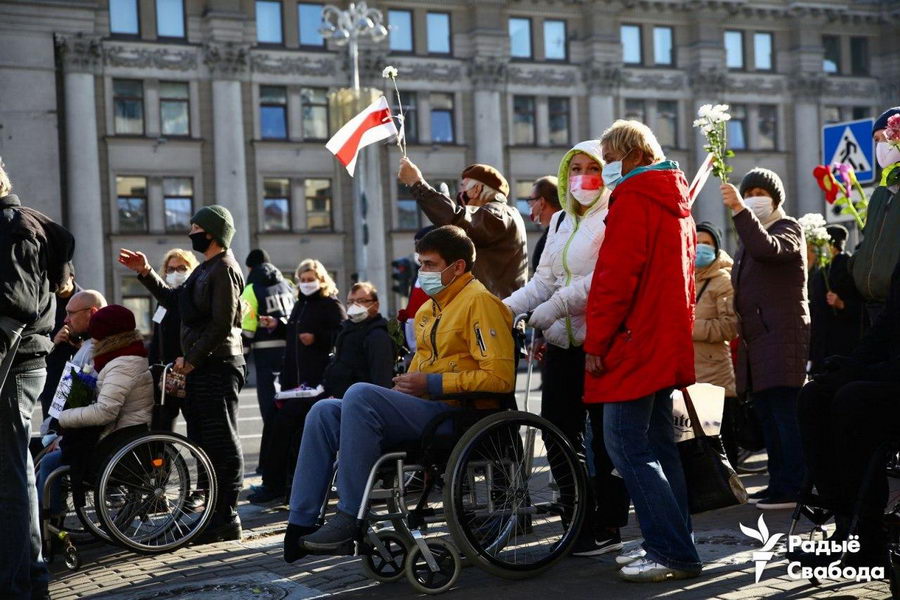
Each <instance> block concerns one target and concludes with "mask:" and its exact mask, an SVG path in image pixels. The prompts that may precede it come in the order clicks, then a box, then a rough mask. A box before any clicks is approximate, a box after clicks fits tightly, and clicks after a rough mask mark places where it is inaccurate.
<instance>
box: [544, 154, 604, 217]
mask: <svg viewBox="0 0 900 600" xmlns="http://www.w3.org/2000/svg"><path fill="white" fill-rule="evenodd" d="M579 152H580V153H582V154H587V155H588V156H590V157H591V158H592V159H594V160H596V161H597V163H598V164H599V165H600V166H601V167H602V166H603V152H602V151H601V150H600V140H585V141H583V142H579V143H577V144H575V146H574V147H573V148H572V149H571V150H569V151H568V152H566V155H565V156H563V159H562V162H560V163H559V174H558V175H557V187H556V189H557V192H558V194H559V204H560V206H562V209H563V210H564V211H566V212H567V213H568V214H569V215H570V216H573V217H576V216H577V215H576V214H575V209H574V205H575V204H576V202H575V199H574V198H572V197H571V196H570V195H569V163H571V162H572V157H573V156H575V155H576V154H578V153H579ZM608 201H609V194H607V193H606V190H605V189H604V193H603V194H601V195H600V197H599V198H598V199H597V200H596V201H595V202H594V204H592V205H591V207H590V208H589V209H588V210H585V212H584V214H583V215H581V216H582V217H583V216H585V215H586V214H587V213H588V212H590V211H592V210H595V209H597V208H598V205H600V206H606V205H607V203H608Z"/></svg>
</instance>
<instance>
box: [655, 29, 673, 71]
mask: <svg viewBox="0 0 900 600" xmlns="http://www.w3.org/2000/svg"><path fill="white" fill-rule="evenodd" d="M663 29H667V30H668V31H669V62H667V63H660V62H656V31H657V30H663ZM653 66H654V67H659V68H663V69H674V68H677V63H676V61H675V28H674V27H672V26H671V25H654V26H653Z"/></svg>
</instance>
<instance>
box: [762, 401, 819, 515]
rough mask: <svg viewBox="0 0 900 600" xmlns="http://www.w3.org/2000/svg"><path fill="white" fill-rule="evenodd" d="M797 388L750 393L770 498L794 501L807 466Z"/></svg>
mask: <svg viewBox="0 0 900 600" xmlns="http://www.w3.org/2000/svg"><path fill="white" fill-rule="evenodd" d="M799 395H800V388H793V387H776V388H771V389H768V390H763V391H761V392H754V393H753V394H751V398H752V399H753V408H754V409H755V410H756V414H757V415H758V416H759V420H760V424H761V425H762V432H763V440H764V441H765V443H766V452H768V454H769V464H768V468H769V497H770V498H778V499H782V498H796V496H797V494H799V493H800V486H801V485H803V476H804V475H805V473H806V466H805V464H804V462H803V449H802V445H801V438H800V423H799V421H798V418H797V401H798V398H799Z"/></svg>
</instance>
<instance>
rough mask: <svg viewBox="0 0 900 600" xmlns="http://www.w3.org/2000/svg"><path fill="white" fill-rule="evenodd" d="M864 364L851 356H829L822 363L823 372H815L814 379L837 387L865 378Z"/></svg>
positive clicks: (819, 382)
mask: <svg viewBox="0 0 900 600" xmlns="http://www.w3.org/2000/svg"><path fill="white" fill-rule="evenodd" d="M863 371H864V367H863V365H862V364H861V363H860V362H859V361H858V360H856V359H855V358H852V357H850V356H829V357H828V358H826V359H825V361H824V362H823V363H822V372H820V373H813V374H812V378H813V381H815V382H816V383H818V384H820V385H824V386H828V387H833V388H835V389H837V388H839V387H841V386H843V385H846V384H848V383H850V382H851V381H859V380H860V379H863Z"/></svg>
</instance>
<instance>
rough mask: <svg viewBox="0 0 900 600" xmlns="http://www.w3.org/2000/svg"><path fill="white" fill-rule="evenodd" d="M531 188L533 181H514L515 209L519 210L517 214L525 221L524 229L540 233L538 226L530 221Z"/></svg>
mask: <svg viewBox="0 0 900 600" xmlns="http://www.w3.org/2000/svg"><path fill="white" fill-rule="evenodd" d="M533 187H534V182H533V181H527V180H526V181H523V180H521V179H520V180H518V181H516V186H515V193H516V208H518V209H519V214H521V215H522V220H523V221H525V229H530V230H532V231H540V229H541V226H540V224H539V223H534V222H533V221H532V220H531V203H530V202H529V200H531V189H532V188H533Z"/></svg>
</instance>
